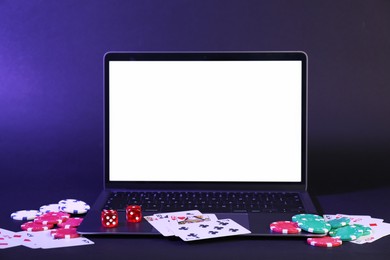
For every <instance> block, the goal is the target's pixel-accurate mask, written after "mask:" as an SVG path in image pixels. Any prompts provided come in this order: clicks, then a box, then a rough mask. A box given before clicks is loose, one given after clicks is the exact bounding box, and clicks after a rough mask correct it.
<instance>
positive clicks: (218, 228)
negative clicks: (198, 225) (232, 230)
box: [214, 226, 223, 230]
mask: <svg viewBox="0 0 390 260" xmlns="http://www.w3.org/2000/svg"><path fill="white" fill-rule="evenodd" d="M214 229H216V230H221V229H223V227H218V226H215V227H214Z"/></svg>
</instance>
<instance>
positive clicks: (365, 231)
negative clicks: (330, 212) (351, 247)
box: [354, 224, 372, 236]
mask: <svg viewBox="0 0 390 260" xmlns="http://www.w3.org/2000/svg"><path fill="white" fill-rule="evenodd" d="M354 225H355V226H357V227H359V228H361V229H362V230H363V234H362V236H368V235H371V234H372V229H371V228H370V227H366V226H363V225H360V224H354Z"/></svg>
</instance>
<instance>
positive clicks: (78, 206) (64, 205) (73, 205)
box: [58, 199, 91, 214]
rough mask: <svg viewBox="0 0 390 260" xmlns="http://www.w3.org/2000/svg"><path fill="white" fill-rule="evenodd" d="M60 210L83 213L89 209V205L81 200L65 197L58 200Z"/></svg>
mask: <svg viewBox="0 0 390 260" xmlns="http://www.w3.org/2000/svg"><path fill="white" fill-rule="evenodd" d="M58 204H59V205H60V210H61V211H63V212H67V213H70V214H85V213H87V212H88V210H90V208H91V207H90V206H89V205H88V204H87V203H85V202H84V201H81V200H75V199H67V200H61V201H60V202H58Z"/></svg>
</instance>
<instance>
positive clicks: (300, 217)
mask: <svg viewBox="0 0 390 260" xmlns="http://www.w3.org/2000/svg"><path fill="white" fill-rule="evenodd" d="M316 219H320V220H324V218H323V217H321V216H319V215H315V214H298V215H295V216H293V217H292V221H293V222H301V221H302V220H303V221H307V220H316Z"/></svg>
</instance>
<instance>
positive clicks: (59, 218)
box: [34, 212, 70, 225]
mask: <svg viewBox="0 0 390 260" xmlns="http://www.w3.org/2000/svg"><path fill="white" fill-rule="evenodd" d="M69 216H70V215H69V214H68V213H64V212H48V213H45V214H43V215H41V216H39V217H36V218H35V219H34V222H36V223H39V224H43V225H47V224H61V223H62V222H64V221H66V220H67V219H68V218H69Z"/></svg>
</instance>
